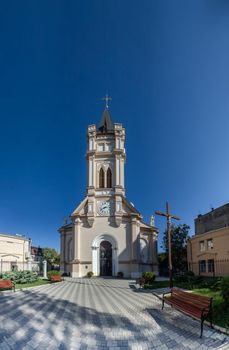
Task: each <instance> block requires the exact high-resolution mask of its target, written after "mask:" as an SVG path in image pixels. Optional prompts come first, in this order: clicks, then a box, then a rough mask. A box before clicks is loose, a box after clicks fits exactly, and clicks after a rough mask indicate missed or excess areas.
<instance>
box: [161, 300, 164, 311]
mask: <svg viewBox="0 0 229 350" xmlns="http://www.w3.org/2000/svg"><path fill="white" fill-rule="evenodd" d="M164 305H165V301H164V299H162V307H161V310H163V309H164Z"/></svg>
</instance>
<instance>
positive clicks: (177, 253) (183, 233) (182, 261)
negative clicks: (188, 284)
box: [162, 224, 190, 272]
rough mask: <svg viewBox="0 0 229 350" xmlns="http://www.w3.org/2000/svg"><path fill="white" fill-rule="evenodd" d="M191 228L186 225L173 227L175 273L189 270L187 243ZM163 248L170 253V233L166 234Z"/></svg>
mask: <svg viewBox="0 0 229 350" xmlns="http://www.w3.org/2000/svg"><path fill="white" fill-rule="evenodd" d="M189 229H190V227H189V226H188V225H186V224H181V225H177V226H175V225H171V251H172V265H173V271H174V272H181V271H186V270H187V241H188V233H189ZM162 248H163V249H164V250H165V252H166V253H168V232H167V230H166V231H165V232H164V237H163V244H162Z"/></svg>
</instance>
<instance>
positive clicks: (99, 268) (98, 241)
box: [91, 233, 118, 276]
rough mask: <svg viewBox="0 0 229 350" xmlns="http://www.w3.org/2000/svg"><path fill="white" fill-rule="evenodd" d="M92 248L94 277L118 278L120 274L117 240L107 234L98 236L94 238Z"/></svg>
mask: <svg viewBox="0 0 229 350" xmlns="http://www.w3.org/2000/svg"><path fill="white" fill-rule="evenodd" d="M91 248H92V271H93V273H94V276H116V275H117V272H118V244H117V241H116V238H115V237H113V236H111V235H109V234H106V233H104V234H101V235H98V236H96V237H95V238H94V240H93V242H92V247H91ZM110 270H111V271H110Z"/></svg>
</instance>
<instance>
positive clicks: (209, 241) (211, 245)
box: [207, 239, 213, 250]
mask: <svg viewBox="0 0 229 350" xmlns="http://www.w3.org/2000/svg"><path fill="white" fill-rule="evenodd" d="M207 247H208V250H210V249H213V240H212V239H208V240H207Z"/></svg>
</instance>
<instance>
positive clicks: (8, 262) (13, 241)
mask: <svg viewBox="0 0 229 350" xmlns="http://www.w3.org/2000/svg"><path fill="white" fill-rule="evenodd" d="M29 256H30V239H28V238H26V237H24V236H19V235H18V236H17V235H9V234H0V272H5V271H12V270H26V269H27V264H28V257H29Z"/></svg>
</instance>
